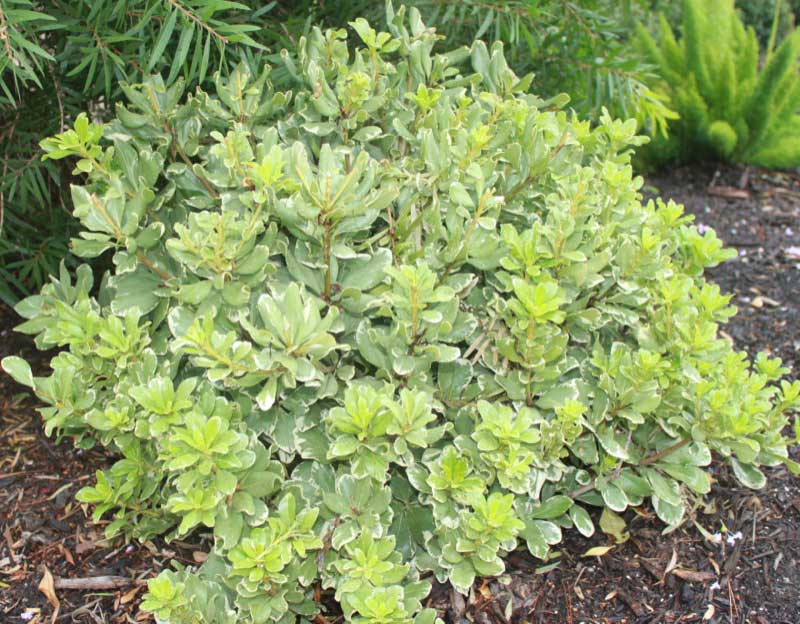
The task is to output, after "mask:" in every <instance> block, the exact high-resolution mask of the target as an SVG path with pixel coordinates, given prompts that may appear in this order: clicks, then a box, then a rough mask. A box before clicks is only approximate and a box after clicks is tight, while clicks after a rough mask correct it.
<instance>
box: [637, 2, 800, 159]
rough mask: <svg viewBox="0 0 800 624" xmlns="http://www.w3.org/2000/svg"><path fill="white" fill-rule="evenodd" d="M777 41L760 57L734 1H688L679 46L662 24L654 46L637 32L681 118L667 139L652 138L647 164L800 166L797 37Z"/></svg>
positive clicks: (660, 85)
mask: <svg viewBox="0 0 800 624" xmlns="http://www.w3.org/2000/svg"><path fill="white" fill-rule="evenodd" d="M779 6H780V5H776V6H775V8H776V9H779ZM778 24H779V21H778V20H776V21H775V26H776V28H777V26H778ZM775 32H777V31H775ZM775 39H776V37H774V36H773V37H770V39H769V42H768V44H767V46H766V48H765V50H764V51H763V54H762V51H761V50H760V48H759V43H758V37H757V35H756V32H755V30H754V29H753V28H752V27H745V25H744V24H743V23H742V21H741V19H740V17H739V14H738V13H737V11H736V9H735V6H734V2H733V0H713V2H701V1H700V0H684V4H683V19H682V31H681V36H680V38H678V39H676V37H675V34H674V33H673V30H672V28H671V26H670V25H669V24H668V22H667V20H666V19H665V18H663V17H662V20H661V25H660V31H659V35H658V38H657V39H656V38H654V37H653V36H651V35H650V33H649V32H648V31H647V30H646V29H645V28H643V27H640V40H641V45H642V49H643V50H644V51H645V54H646V56H647V58H649V59H650V61H651V62H653V63H655V64H657V65H658V67H659V72H660V75H661V80H660V82H659V83H657V84H654V88H657V89H660V90H662V91H663V93H665V94H666V95H667V96H668V97H669V101H670V105H671V106H672V107H674V108H675V110H676V111H677V112H678V113H679V115H680V118H679V119H677V120H674V121H672V122H671V123H670V132H669V136H668V137H665V136H658V135H656V136H654V140H653V142H652V144H651V145H650V146H648V147H647V148H645V150H644V161H645V162H649V163H650V164H658V163H663V162H665V161H670V160H678V161H688V160H702V159H717V160H729V161H734V162H746V163H752V164H755V165H760V166H765V167H796V166H797V165H798V164H800V118H799V117H798V115H797V111H798V106H800V77H799V76H798V74H797V61H798V57H800V32H798V30H792V31H791V33H790V34H789V35H788V36H787V37H786V38H784V39H783V41H782V42H779V43H777V44H776V41H775ZM762 56H763V57H764V58H763V64H762Z"/></svg>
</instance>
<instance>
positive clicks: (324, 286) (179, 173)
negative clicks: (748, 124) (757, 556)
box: [3, 7, 800, 624]
mask: <svg viewBox="0 0 800 624" xmlns="http://www.w3.org/2000/svg"><path fill="white" fill-rule="evenodd" d="M388 10H389V19H388V23H389V32H376V31H374V30H373V29H372V28H370V26H369V25H368V24H367V23H366V22H365V21H362V20H357V21H355V22H354V23H353V24H352V27H353V30H354V31H355V32H357V33H358V36H359V38H360V40H361V45H360V47H357V49H356V50H355V52H352V53H351V52H349V50H348V45H347V42H346V40H345V33H344V32H342V31H340V30H329V31H327V32H325V33H323V32H321V31H320V30H314V31H313V32H312V33H311V34H310V36H309V37H308V38H307V39H306V38H304V39H302V40H301V42H300V44H299V48H298V50H297V52H296V54H293V55H290V54H286V55H285V60H286V64H287V67H288V68H289V71H290V73H291V75H292V76H294V78H295V79H296V85H295V86H296V89H295V90H294V91H293V92H288V91H279V90H275V89H274V88H273V86H272V85H271V84H270V81H269V71H270V68H269V67H265V68H264V71H263V72H262V73H260V74H259V75H257V76H252V75H250V74H249V73H248V71H247V69H246V67H245V66H242V67H240V68H239V69H238V70H236V71H235V72H234V73H233V74H232V75H231V77H230V78H229V79H223V78H219V79H218V80H217V81H216V85H215V88H214V89H213V90H211V92H208V93H206V92H204V91H200V90H198V91H197V92H195V93H194V94H190V95H188V96H187V97H186V98H183V95H182V93H181V91H180V87H179V86H172V87H165V86H164V84H163V83H162V82H161V81H160V80H158V79H156V80H152V81H148V82H145V83H143V84H140V85H135V86H130V87H127V88H126V94H127V96H128V99H129V103H128V104H127V105H122V106H120V107H119V108H118V110H117V116H116V118H115V119H114V120H113V121H111V122H110V123H108V124H107V125H105V126H104V127H100V126H95V125H93V124H91V123H89V122H88V120H87V119H86V118H83V117H82V118H79V119H78V120H77V122H76V124H75V128H74V130H70V131H68V132H65V133H62V134H60V135H58V136H56V137H54V138H53V139H51V140H48V141H47V142H46V143H45V144H44V147H45V149H46V150H47V152H48V154H49V156H50V157H51V158H55V159H61V158H66V157H77V158H78V160H77V163H76V170H77V171H78V172H79V174H80V175H82V176H83V177H84V183H83V184H82V185H76V186H73V187H72V195H73V200H74V205H75V214H76V216H77V217H78V218H79V219H80V222H81V224H82V227H83V230H82V232H81V234H80V237H79V238H77V239H76V240H75V241H74V249H75V253H76V254H78V255H80V256H82V257H86V258H93V257H96V256H98V255H100V254H106V255H111V256H112V258H113V269H112V270H111V271H110V272H109V273H108V274H107V275H105V276H104V277H103V279H102V280H101V281H100V283H99V284H96V285H93V283H92V275H91V271H90V270H89V268H88V267H87V266H82V267H81V268H79V269H78V270H77V273H76V275H75V279H74V280H71V279H70V276H69V274H68V273H67V272H66V271H65V272H64V274H63V275H62V276H61V277H60V278H59V279H56V280H54V281H53V283H51V284H49V285H47V286H45V287H44V289H43V290H42V292H41V294H40V295H36V296H33V297H30V298H28V299H25V300H24V301H22V302H21V303H20V304H19V305H18V307H17V311H18V312H19V313H20V314H21V315H22V316H23V317H25V318H26V319H28V320H27V321H26V322H25V323H23V324H22V325H21V326H20V327H19V329H20V330H21V331H23V332H27V333H30V334H34V335H35V336H36V343H37V345H38V346H39V347H40V348H43V349H44V348H51V347H61V348H62V351H61V352H60V353H58V355H56V356H55V357H54V358H53V359H52V362H51V365H52V374H50V375H49V376H46V377H34V376H33V375H32V373H31V370H30V368H29V367H28V365H27V364H26V363H25V362H24V361H23V360H21V359H19V358H16V357H11V358H6V359H5V360H4V361H3V367H4V368H5V370H6V371H8V372H9V373H10V374H11V375H12V376H13V377H14V378H15V379H17V380H18V381H19V382H21V383H23V384H26V385H28V386H31V387H33V388H34V390H35V392H36V394H37V396H39V397H40V398H41V400H42V401H43V402H44V403H45V404H46V407H44V408H43V409H42V410H41V411H42V415H43V417H44V420H45V427H46V431H47V432H48V433H51V432H54V431H56V432H58V434H59V435H60V436H70V437H72V438H74V439H75V440H76V442H77V444H78V445H79V446H81V447H89V446H92V445H97V444H99V445H103V446H105V447H108V448H110V449H113V450H114V451H115V452H117V453H118V454H119V455H120V457H121V458H120V459H119V461H117V462H116V463H115V464H113V466H111V467H110V468H109V469H107V470H104V471H100V472H98V473H97V480H96V483H95V484H94V485H93V486H91V487H87V488H85V489H83V490H82V491H81V492H80V494H79V500H81V501H83V502H86V503H90V504H92V505H94V510H95V511H94V517H95V519H99V518H106V519H107V520H108V524H107V526H106V531H107V533H108V534H109V535H111V536H113V535H119V534H124V535H126V536H132V537H135V538H139V539H144V538H148V537H152V536H154V535H156V534H162V533H163V534H166V535H167V537H168V538H171V537H175V536H184V535H186V534H188V533H199V534H200V535H203V534H205V533H211V534H212V535H213V541H212V543H211V544H210V553H209V556H208V559H207V561H206V562H205V563H204V564H203V565H202V566H200V568H199V570H197V571H196V573H192V572H191V571H190V570H189V569H184V568H180V567H177V569H176V570H175V571H165V572H163V573H162V574H160V575H159V576H158V577H157V578H156V579H153V580H151V581H150V582H149V593H148V594H147V596H146V599H145V601H144V602H143V604H142V607H143V608H144V609H146V610H148V611H152V612H154V613H155V614H156V616H157V618H158V620H159V621H161V622H172V623H177V622H181V623H183V622H206V623H226V624H227V623H230V622H234V621H241V622H270V621H284V622H288V621H293V620H294V619H295V618H296V617H297V616H298V615H299V616H303V617H310V616H311V615H313V614H314V613H316V612H318V610H319V609H321V608H322V606H321V604H320V599H321V598H323V597H325V596H330V595H333V596H335V599H336V600H337V601H338V602H339V604H340V605H341V608H342V610H343V612H344V614H345V617H346V618H347V619H348V620H349V619H352V620H353V621H357V622H372V623H376V624H377V623H387V622H392V623H398V624H399V623H404V622H411V621H412V619H414V621H416V622H420V623H423V622H431V621H432V618H433V617H434V614H433V613H432V612H431V611H430V610H423V609H421V601H422V599H423V598H424V597H425V595H426V594H427V592H428V589H429V578H430V575H431V574H432V575H434V576H435V578H436V579H438V580H440V581H448V580H449V581H450V582H451V583H452V584H453V585H454V586H455V587H456V589H458V590H459V591H461V592H467V591H468V590H469V588H470V586H471V584H472V583H473V581H474V579H475V578H476V577H483V576H493V575H498V574H500V573H502V572H503V570H504V563H503V557H504V556H505V555H506V554H507V553H509V552H510V551H511V550H513V549H515V548H516V547H517V546H519V545H520V544H524V545H525V547H527V548H528V549H529V550H530V552H531V553H533V554H534V555H535V556H536V557H539V558H542V559H547V558H549V557H552V556H555V555H554V554H553V553H551V552H550V548H551V546H553V545H555V544H557V543H558V542H559V541H560V540H561V532H562V530H563V529H567V528H569V527H572V526H575V527H577V529H578V530H579V531H580V532H581V533H583V534H585V535H590V534H592V532H593V531H594V530H595V529H594V524H593V522H592V519H591V515H590V513H589V512H588V511H587V509H589V508H592V507H600V508H607V511H606V512H605V513H606V514H611V513H621V512H623V511H625V510H626V509H627V508H628V507H629V506H631V505H641V504H643V503H644V501H645V500H650V501H651V502H652V504H653V506H654V508H655V511H656V513H657V514H658V516H659V517H660V518H661V519H662V520H663V521H664V522H665V523H667V524H668V525H669V526H672V527H674V526H677V525H678V524H679V523H680V522H681V521H682V519H683V518H684V516H685V513H686V508H687V505H688V504H690V501H691V498H692V496H694V495H696V494H703V493H705V492H707V491H708V490H709V487H710V481H711V480H710V477H709V476H708V474H707V473H706V471H705V470H704V469H703V468H704V467H705V466H707V465H708V464H709V462H710V461H711V457H712V452H714V453H718V454H719V455H721V456H722V457H723V458H725V459H726V460H727V461H728V462H730V464H731V465H732V467H733V471H734V473H735V474H736V476H737V477H738V478H739V479H740V480H741V481H742V482H743V483H744V484H745V485H747V486H750V487H760V486H762V485H763V484H764V480H765V477H764V475H763V474H762V472H761V471H760V470H759V466H761V465H768V466H769V465H775V464H778V463H781V462H786V463H787V464H788V465H789V466H790V467H791V468H792V469H796V468H797V466H796V465H795V464H793V463H792V462H790V461H789V460H788V459H787V444H788V443H789V440H788V439H786V438H784V437H783V436H782V434H781V431H782V429H783V428H784V427H785V426H786V424H787V420H788V417H787V414H788V412H789V411H791V410H793V409H795V408H797V406H798V395H800V383H798V382H795V383H794V384H790V383H788V382H785V381H783V382H781V383H780V384H778V380H779V379H780V377H781V376H782V375H783V374H784V373H785V372H786V371H785V369H784V368H782V367H781V364H780V361H779V360H773V359H768V358H766V357H763V356H759V357H758V358H757V359H756V360H755V362H753V363H750V362H748V360H747V359H746V356H745V355H744V354H742V353H738V352H735V351H733V350H732V348H731V346H730V344H729V343H728V342H727V341H726V340H723V339H720V338H718V337H717V329H718V323H720V322H722V321H724V320H725V319H727V318H728V317H729V316H730V315H731V314H732V313H733V310H732V308H731V307H730V306H729V305H728V301H729V298H728V297H727V296H723V295H721V294H720V292H719V289H718V288H717V287H716V286H712V285H710V284H707V283H706V282H705V281H704V280H703V278H702V272H703V269H704V268H705V267H707V266H712V265H714V264H716V263H718V262H720V261H722V260H723V259H725V258H727V257H728V256H729V255H730V254H729V252H727V251H724V250H723V249H722V248H721V243H720V241H719V239H718V238H717V237H716V236H715V235H714V233H713V232H707V233H705V234H703V235H701V234H700V233H698V231H697V230H696V229H695V228H694V227H692V226H691V219H690V218H689V217H686V216H684V215H683V214H682V209H681V208H680V207H679V206H677V205H675V204H673V203H671V202H670V203H664V202H661V201H658V202H650V203H648V204H646V205H643V204H642V203H641V198H640V195H639V194H638V191H637V189H638V188H639V187H640V185H641V180H640V179H638V178H633V177H632V173H631V167H630V164H629V161H630V147H631V146H632V145H636V144H638V143H639V142H640V139H638V138H636V137H635V135H634V133H635V123H634V122H632V121H629V122H621V121H613V120H612V119H610V118H608V117H605V118H603V119H602V121H601V123H600V124H599V125H598V126H597V127H595V128H592V127H591V126H590V125H589V124H588V123H586V122H582V121H579V120H578V119H576V118H574V117H572V116H570V115H568V114H566V113H564V112H562V111H559V110H558V108H557V102H553V101H543V100H542V99H540V98H538V97H536V96H534V95H530V94H529V93H527V87H528V85H529V83H530V77H528V78H523V79H519V78H518V77H517V76H516V75H515V74H514V73H513V72H512V71H511V70H509V68H508V67H507V66H506V63H505V61H504V59H503V56H502V54H501V52H500V47H499V46H497V47H495V48H493V49H492V50H491V51H490V50H488V49H487V48H486V46H485V45H484V44H483V43H481V42H480V41H479V42H476V43H475V45H474V46H473V47H472V50H471V51H470V53H469V60H470V62H471V65H472V71H471V72H466V73H465V72H464V71H462V70H461V69H459V67H460V63H462V62H463V61H465V60H466V58H465V56H466V53H465V52H464V51H456V52H449V53H446V54H439V53H433V52H432V50H433V48H434V44H435V42H436V39H437V37H436V35H435V33H434V32H433V31H432V30H431V29H429V28H426V27H425V26H424V25H423V23H422V22H421V20H420V16H419V13H418V12H416V11H415V10H411V11H409V12H408V15H406V12H405V10H404V9H400V10H399V11H397V12H396V13H394V12H393V11H392V9H391V7H389V9H388Z"/></svg>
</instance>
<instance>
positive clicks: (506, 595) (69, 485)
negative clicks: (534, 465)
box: [0, 167, 800, 624]
mask: <svg viewBox="0 0 800 624" xmlns="http://www.w3.org/2000/svg"><path fill="white" fill-rule="evenodd" d="M647 185H648V186H647V188H646V192H647V193H650V194H652V193H657V194H660V195H662V196H663V197H671V198H673V199H675V200H676V201H678V202H680V203H683V204H685V206H686V208H687V211H689V212H691V213H692V214H694V215H695V216H696V222H697V223H698V224H701V225H702V226H704V227H711V228H714V229H715V230H716V231H717V234H718V235H719V236H720V238H722V239H723V240H724V241H725V243H726V244H727V245H729V246H732V247H735V248H737V249H738V250H739V257H738V258H736V259H735V260H732V261H730V262H728V263H725V264H724V265H722V266H720V267H718V268H715V269H713V270H711V271H709V274H708V276H709V278H710V279H712V280H714V281H715V282H717V283H718V284H720V286H721V287H722V289H723V290H724V291H726V292H728V293H731V294H732V295H733V299H732V303H734V304H735V305H736V306H737V307H738V308H739V314H738V315H737V316H736V317H735V318H734V320H733V321H732V322H731V323H730V324H729V325H727V326H726V328H725V333H726V335H728V336H729V337H730V338H731V339H732V340H733V341H734V343H735V344H736V345H737V346H738V347H739V348H742V349H746V350H747V351H749V352H750V353H755V352H757V351H759V350H761V351H768V352H769V353H771V354H772V355H775V356H779V357H781V358H783V360H784V362H786V364H788V365H790V366H791V367H792V368H793V369H794V371H795V373H793V374H794V375H795V376H796V374H797V372H796V371H798V370H800V175H795V174H786V173H775V172H766V171H760V170H756V169H749V168H744V167H693V168H688V167H687V168H680V169H676V170H674V171H671V172H669V173H667V174H662V175H653V176H649V177H648V178H647ZM15 323H16V320H15V318H14V317H13V312H11V311H10V310H8V309H7V308H0V328H2V329H1V330H0V357H2V356H5V355H9V354H20V355H22V356H23V357H26V358H27V359H34V360H36V361H38V362H44V361H46V360H44V359H43V358H42V356H41V355H37V354H36V352H35V349H34V348H33V346H32V345H31V343H30V342H29V341H28V340H26V339H25V338H24V337H20V336H17V335H15V334H13V332H11V331H10V328H11V327H12V326H13V325H14V324H15ZM34 406H35V403H34V402H33V400H32V399H31V397H30V396H29V395H27V394H25V393H23V392H22V390H21V389H20V388H19V387H18V386H16V385H14V384H13V382H12V381H11V380H10V379H9V378H8V377H6V376H2V377H0V622H2V623H3V624H5V623H8V624H17V623H21V622H33V623H34V624H38V623H43V622H53V621H59V622H91V623H100V622H103V623H121V622H136V621H144V620H147V619H148V618H147V616H146V615H144V614H139V613H137V606H138V603H139V601H140V600H141V595H142V594H143V593H144V583H145V581H146V579H147V578H150V577H151V576H153V575H155V574H157V573H158V571H160V570H161V569H163V568H164V567H167V566H169V563H170V561H171V560H177V561H180V562H181V563H183V564H185V565H193V564H195V563H197V562H199V561H201V560H202V556H203V553H202V549H201V547H200V546H198V545H193V544H188V543H183V542H174V541H173V542H171V543H168V544H167V543H164V542H163V541H161V540H153V541H152V542H145V543H136V542H134V543H124V542H123V541H121V540H114V541H111V542H109V541H106V540H104V539H103V534H102V523H101V524H92V522H91V521H90V519H89V518H88V517H87V515H86V513H87V511H88V513H91V511H90V510H86V509H84V508H83V506H81V505H80V504H79V503H77V502H76V501H75V499H74V495H75V492H76V491H77V490H78V489H79V488H80V487H82V486H83V485H84V484H86V483H90V482H91V480H92V478H93V476H94V472H95V470H97V469H100V468H102V467H104V466H107V465H108V463H109V462H110V461H111V457H110V456H109V455H107V454H106V453H104V452H103V451H102V450H91V451H76V450H75V449H73V448H72V446H71V444H70V443H69V442H64V443H63V444H55V442H54V441H52V440H51V439H48V438H47V437H45V435H44V433H43V432H42V428H41V425H40V421H39V417H38V415H37V414H36V412H35V411H34V409H33V408H34ZM797 451H798V449H797V448H795V449H793V457H794V458H795V459H799V460H800V453H798V452H797ZM713 477H714V485H713V488H712V491H711V493H710V494H709V495H708V496H707V497H705V500H704V501H703V505H701V506H699V507H698V508H697V509H695V510H694V511H693V513H692V514H691V517H690V519H689V521H687V522H686V523H685V524H684V525H683V526H682V527H681V528H680V529H678V530H676V531H674V532H672V533H669V534H666V535H665V534H663V529H664V527H663V525H662V524H661V523H660V522H659V521H658V519H657V518H656V517H655V516H654V514H653V513H652V511H651V510H649V509H648V508H646V507H645V508H641V509H636V510H631V511H629V512H628V513H627V514H626V516H625V517H626V520H627V525H628V526H627V531H628V535H627V539H626V540H625V541H624V542H622V543H619V544H615V543H614V540H613V538H610V537H609V536H606V535H602V534H599V535H595V536H594V537H593V538H591V539H589V540H587V539H584V538H582V537H581V536H580V535H577V534H576V533H575V532H566V533H565V541H564V543H563V544H561V545H560V546H559V548H560V551H559V556H558V557H557V558H555V559H553V560H552V561H551V562H548V563H547V564H544V563H543V562H541V561H538V560H535V559H533V558H532V557H530V556H529V555H526V554H525V553H524V552H523V551H521V550H520V551H518V552H515V553H512V555H511V556H510V557H509V558H508V561H507V574H506V575H505V576H504V577H502V578H499V579H490V580H484V581H481V582H479V583H477V584H476V586H475V587H474V588H473V591H472V594H471V595H470V596H469V597H462V596H460V595H458V594H457V593H455V592H453V591H452V590H451V589H450V588H449V587H448V586H442V585H436V586H434V588H433V590H432V592H431V595H430V596H429V598H428V599H427V602H428V604H429V605H430V606H433V607H435V608H437V609H438V610H439V611H440V614H441V616H442V617H443V619H444V620H445V621H446V622H448V623H453V624H469V623H471V622H475V623H477V624H499V623H501V622H508V621H511V622H515V623H516V622H519V623H523V622H524V623H529V624H535V623H543V624H579V623H587V624H589V623H612V622H615V623H624V624H658V623H663V624H677V623H686V624H688V623H692V622H699V623H702V622H708V623H710V624H722V623H731V624H733V623H737V624H798V622H800V487H798V485H800V482H799V481H798V479H797V478H796V477H794V476H792V475H790V474H789V473H788V472H787V471H786V470H785V469H784V468H776V469H773V470H770V471H769V475H768V477H769V478H768V485H767V487H766V488H765V489H764V490H762V491H758V492H754V491H750V490H746V489H744V488H741V487H740V486H739V485H738V484H737V482H736V481H735V480H734V479H733V477H732V475H731V474H730V471H729V470H728V469H727V468H725V467H723V466H719V465H717V466H716V467H715V468H714V469H713ZM715 534H716V535H715ZM597 546H607V547H610V549H609V550H608V552H606V553H605V554H603V555H602V556H600V557H597V556H592V555H589V556H587V555H586V553H587V551H588V550H589V549H590V548H593V547H597ZM76 585H77V586H78V587H79V589H74V587H75V586H76ZM317 624H339V621H338V618H336V617H333V616H332V617H329V618H319V619H318V621H317Z"/></svg>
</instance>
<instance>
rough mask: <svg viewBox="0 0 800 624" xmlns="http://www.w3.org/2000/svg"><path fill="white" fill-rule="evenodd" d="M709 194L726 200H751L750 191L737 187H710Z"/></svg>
mask: <svg viewBox="0 0 800 624" xmlns="http://www.w3.org/2000/svg"><path fill="white" fill-rule="evenodd" d="M708 194H709V195H716V196H717V197H725V198H726V199H750V191H746V190H744V189H740V188H736V187H735V186H709V187H708Z"/></svg>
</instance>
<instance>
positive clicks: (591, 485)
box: [568, 438, 692, 498]
mask: <svg viewBox="0 0 800 624" xmlns="http://www.w3.org/2000/svg"><path fill="white" fill-rule="evenodd" d="M691 441H692V440H691V438H686V439H684V440H680V441H678V442H676V443H675V444H672V445H671V446H668V447H667V448H665V449H662V450H660V451H658V453H653V454H652V455H648V456H647V457H645V458H644V459H643V460H641V461H640V462H639V463H638V464H636V465H637V466H648V465H650V464H654V463H655V462H657V461H658V460H659V459H662V458H663V457H666V456H667V455H669V454H670V453H673V452H675V451H677V450H678V449H681V448H683V447H684V446H686V445H687V444H689V443H690V442H691ZM593 489H594V481H592V482H591V483H587V484H586V485H582V486H581V487H579V488H578V489H577V490H573V491H572V492H570V493H569V494H568V496H569V497H570V498H578V497H579V496H582V495H584V494H586V493H587V492H591V491H592V490H593Z"/></svg>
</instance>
